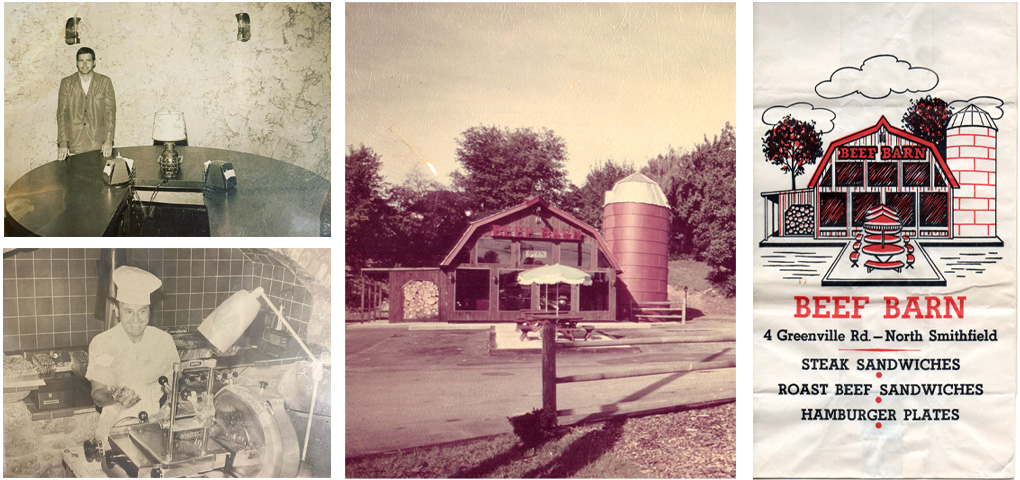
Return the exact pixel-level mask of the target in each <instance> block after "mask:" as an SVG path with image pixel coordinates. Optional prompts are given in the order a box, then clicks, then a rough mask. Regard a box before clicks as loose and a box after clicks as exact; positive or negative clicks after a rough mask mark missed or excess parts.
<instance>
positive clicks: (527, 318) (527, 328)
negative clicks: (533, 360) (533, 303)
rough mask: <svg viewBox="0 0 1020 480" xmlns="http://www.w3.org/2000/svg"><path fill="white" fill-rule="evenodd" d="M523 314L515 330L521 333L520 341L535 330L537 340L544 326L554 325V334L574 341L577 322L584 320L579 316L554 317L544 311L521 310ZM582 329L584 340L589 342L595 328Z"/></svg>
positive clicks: (587, 326) (554, 315) (583, 326)
mask: <svg viewBox="0 0 1020 480" xmlns="http://www.w3.org/2000/svg"><path fill="white" fill-rule="evenodd" d="M521 312H522V313H523V314H524V317H523V318H522V319H519V320H517V330H518V331H520V332H521V340H522V341H523V340H525V339H526V338H527V337H528V332H532V331H535V330H537V331H538V333H539V338H541V335H542V327H543V326H544V325H546V324H550V323H551V324H553V325H556V333H558V334H563V336H564V337H566V338H567V339H568V340H571V341H573V340H574V334H575V333H576V332H577V330H578V327H577V322H579V321H581V320H583V319H584V317H582V316H581V315H556V314H555V313H549V312H546V311H544V310H539V311H535V310H522V311H521ZM581 328H583V329H584V331H585V334H584V339H585V340H590V339H591V336H592V333H593V332H594V331H595V327H594V326H592V325H582V326H581Z"/></svg>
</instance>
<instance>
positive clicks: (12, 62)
mask: <svg viewBox="0 0 1020 480" xmlns="http://www.w3.org/2000/svg"><path fill="white" fill-rule="evenodd" d="M4 29H5V35H4V60H5V69H4V134H5V136H6V138H7V139H9V140H10V141H8V142H6V143H5V144H4V235H5V236H8V237H12V236H44V237H50V236H56V237H100V236H120V237H319V236H330V214H331V213H330V212H331V208H330V199H331V192H330V179H331V176H332V172H331V166H330V165H331V157H330V139H331V123H330V122H331V115H330V111H331V96H330V94H331V91H330V90H331V87H330V81H331V80H330V79H331V67H330V58H331V54H332V52H331V44H330V41H331V34H330V30H331V4H330V3H141V2H130V3H107V2H100V3H36V2H32V3H5V4H4Z"/></svg>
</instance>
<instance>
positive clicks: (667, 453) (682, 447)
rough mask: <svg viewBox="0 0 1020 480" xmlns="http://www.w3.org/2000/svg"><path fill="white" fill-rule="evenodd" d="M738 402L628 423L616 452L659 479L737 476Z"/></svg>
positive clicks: (618, 441)
mask: <svg viewBox="0 0 1020 480" xmlns="http://www.w3.org/2000/svg"><path fill="white" fill-rule="evenodd" d="M736 423H737V422H736V404H735V403H727V404H723V405H717V406H713V407H706V408H700V409H692V410H685V411H681V412H674V413H669V414H664V415H652V416H648V417H642V418H632V419H629V420H627V423H626V424H625V425H624V426H623V435H622V436H621V437H620V439H619V440H617V442H616V444H615V445H614V446H613V453H615V454H616V455H618V456H620V457H623V458H626V459H627V460H630V461H632V462H634V463H636V464H638V465H640V466H641V471H642V473H644V474H647V475H648V476H649V477H656V478H733V477H735V476H736V474H737V425H736Z"/></svg>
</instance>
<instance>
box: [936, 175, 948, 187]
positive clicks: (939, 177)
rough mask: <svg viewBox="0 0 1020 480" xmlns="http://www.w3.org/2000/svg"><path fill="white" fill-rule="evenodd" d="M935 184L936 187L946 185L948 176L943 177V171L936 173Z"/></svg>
mask: <svg viewBox="0 0 1020 480" xmlns="http://www.w3.org/2000/svg"><path fill="white" fill-rule="evenodd" d="M935 186H936V187H944V186H946V178H945V177H943V176H942V174H941V173H936V174H935Z"/></svg>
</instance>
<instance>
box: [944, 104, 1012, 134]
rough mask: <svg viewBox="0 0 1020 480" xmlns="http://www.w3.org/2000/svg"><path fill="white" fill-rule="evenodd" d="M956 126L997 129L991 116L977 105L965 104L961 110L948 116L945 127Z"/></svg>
mask: <svg viewBox="0 0 1020 480" xmlns="http://www.w3.org/2000/svg"><path fill="white" fill-rule="evenodd" d="M956 127H988V128H991V129H992V130H996V131H998V130H999V128H998V127H996V126H995V122H994V121H992V116H991V115H989V114H988V112H986V111H984V110H982V109H981V108H980V107H978V106H977V105H967V106H966V107H964V109H963V110H960V111H959V112H956V113H954V114H953V116H952V117H949V125H948V126H947V127H946V128H956Z"/></svg>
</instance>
